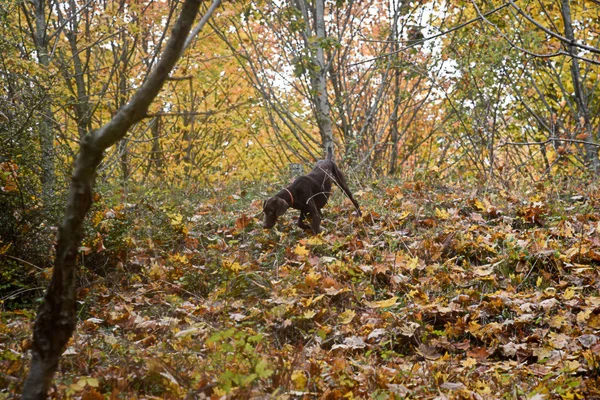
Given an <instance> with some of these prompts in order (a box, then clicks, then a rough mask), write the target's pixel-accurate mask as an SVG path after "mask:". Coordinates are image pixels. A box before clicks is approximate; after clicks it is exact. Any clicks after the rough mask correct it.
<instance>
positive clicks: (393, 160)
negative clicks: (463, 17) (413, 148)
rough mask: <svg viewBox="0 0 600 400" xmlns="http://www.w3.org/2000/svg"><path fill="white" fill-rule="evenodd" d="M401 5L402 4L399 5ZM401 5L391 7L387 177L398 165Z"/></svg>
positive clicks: (393, 172)
mask: <svg viewBox="0 0 600 400" xmlns="http://www.w3.org/2000/svg"><path fill="white" fill-rule="evenodd" d="M401 4H402V3H401ZM401 4H398V5H396V3H394V2H392V7H393V8H394V20H393V26H392V35H391V38H390V40H391V41H392V53H393V54H394V56H393V57H394V59H395V63H394V64H395V65H394V67H393V68H394V110H393V111H392V116H391V117H390V123H391V126H390V130H391V136H392V137H391V140H392V151H391V153H390V164H389V168H388V173H389V175H394V174H395V173H396V167H397V164H398V140H399V137H400V135H399V134H398V108H399V105H400V66H399V63H398V48H399V47H400V46H399V43H398V17H399V15H400V10H399V8H400V7H401V6H402V5H401Z"/></svg>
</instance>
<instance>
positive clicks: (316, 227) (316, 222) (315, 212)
mask: <svg viewBox="0 0 600 400" xmlns="http://www.w3.org/2000/svg"><path fill="white" fill-rule="evenodd" d="M308 212H309V213H310V218H311V221H310V225H311V227H312V230H313V232H314V234H315V235H318V234H319V232H321V215H320V214H321V212H320V211H319V209H318V208H317V206H316V205H315V202H314V200H311V201H310V202H309V203H308Z"/></svg>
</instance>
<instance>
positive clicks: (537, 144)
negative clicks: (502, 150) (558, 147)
mask: <svg viewBox="0 0 600 400" xmlns="http://www.w3.org/2000/svg"><path fill="white" fill-rule="evenodd" d="M553 142H568V143H577V144H584V145H586V146H595V147H600V144H599V143H593V142H587V141H585V140H577V139H563V138H551V139H547V140H544V141H543V142H504V143H502V144H501V145H500V146H499V147H504V146H508V145H511V146H541V145H546V144H549V143H553Z"/></svg>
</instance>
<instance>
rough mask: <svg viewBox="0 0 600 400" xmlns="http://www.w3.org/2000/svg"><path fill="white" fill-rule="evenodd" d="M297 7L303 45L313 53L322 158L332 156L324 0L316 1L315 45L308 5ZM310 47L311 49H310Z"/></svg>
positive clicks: (302, 3) (302, 2)
mask: <svg viewBox="0 0 600 400" xmlns="http://www.w3.org/2000/svg"><path fill="white" fill-rule="evenodd" d="M297 5H298V6H299V8H300V11H301V12H302V15H303V17H304V23H305V35H306V37H305V43H306V46H307V47H309V49H310V50H311V53H312V54H314V53H315V48H314V47H315V46H316V55H314V59H313V62H314V64H315V65H316V71H310V76H311V79H310V80H311V85H312V89H313V90H314V96H313V102H314V105H315V112H316V117H317V124H319V132H320V133H321V146H322V147H323V152H324V156H325V157H327V154H329V152H330V151H331V154H332V155H333V154H334V147H333V124H332V122H331V107H330V105H329V97H328V96H327V70H328V67H327V65H326V64H325V50H324V49H323V42H324V40H325V2H324V0H316V12H315V34H316V42H317V43H316V45H315V44H314V42H312V41H311V37H312V36H313V35H312V30H311V28H310V16H309V15H310V14H309V13H308V3H307V1H306V0H297ZM311 47H312V48H311Z"/></svg>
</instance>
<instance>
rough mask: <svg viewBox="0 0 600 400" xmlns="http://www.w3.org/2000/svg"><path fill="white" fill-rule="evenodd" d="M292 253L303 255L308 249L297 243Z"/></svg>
mask: <svg viewBox="0 0 600 400" xmlns="http://www.w3.org/2000/svg"><path fill="white" fill-rule="evenodd" d="M294 253H296V254H298V255H299V256H305V255H307V254H308V253H309V251H308V249H307V248H306V247H304V246H301V245H297V246H296V248H295V249H294Z"/></svg>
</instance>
